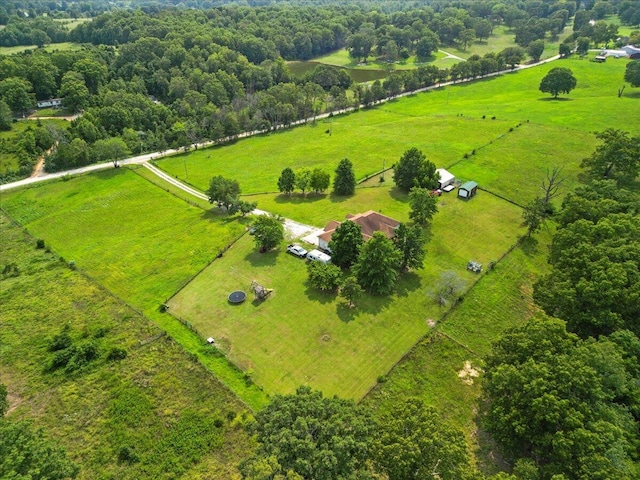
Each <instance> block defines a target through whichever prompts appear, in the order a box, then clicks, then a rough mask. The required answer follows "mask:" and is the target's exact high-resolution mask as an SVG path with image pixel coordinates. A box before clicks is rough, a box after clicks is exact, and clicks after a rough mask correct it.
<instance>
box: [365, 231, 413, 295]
mask: <svg viewBox="0 0 640 480" xmlns="http://www.w3.org/2000/svg"><path fill="white" fill-rule="evenodd" d="M401 262H402V254H401V253H400V252H399V251H398V249H397V248H396V247H395V245H394V244H393V241H391V240H389V239H388V238H387V237H386V236H385V235H384V233H382V232H374V233H373V236H372V237H371V239H370V240H369V241H368V242H366V243H365V244H364V245H362V247H361V248H360V255H359V256H358V261H357V263H356V264H355V266H354V267H353V271H354V273H355V276H356V278H357V279H358V283H359V284H360V285H361V286H362V288H364V289H365V290H366V291H368V292H370V293H372V294H373V295H389V294H390V293H392V292H393V290H394V289H395V286H396V282H397V281H398V268H399V267H400V263H401Z"/></svg>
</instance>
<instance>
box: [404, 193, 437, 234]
mask: <svg viewBox="0 0 640 480" xmlns="http://www.w3.org/2000/svg"><path fill="white" fill-rule="evenodd" d="M437 204H438V197H437V196H435V195H432V194H431V190H429V189H427V188H412V189H411V191H410V192H409V205H410V206H411V211H410V212H409V218H410V219H411V220H413V221H414V222H416V224H418V225H420V226H422V227H425V226H427V225H428V224H429V223H430V222H431V219H432V218H433V216H434V215H435V214H436V213H437V212H438V205H437Z"/></svg>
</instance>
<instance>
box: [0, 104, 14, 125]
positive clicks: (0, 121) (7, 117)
mask: <svg viewBox="0 0 640 480" xmlns="http://www.w3.org/2000/svg"><path fill="white" fill-rule="evenodd" d="M12 122H13V115H11V108H9V105H7V102H5V101H4V100H0V130H11V123H12Z"/></svg>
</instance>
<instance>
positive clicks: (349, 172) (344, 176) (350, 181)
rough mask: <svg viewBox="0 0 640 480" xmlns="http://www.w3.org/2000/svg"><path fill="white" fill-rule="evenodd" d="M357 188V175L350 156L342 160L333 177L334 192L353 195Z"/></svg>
mask: <svg viewBox="0 0 640 480" xmlns="http://www.w3.org/2000/svg"><path fill="white" fill-rule="evenodd" d="M355 189H356V176H355V174H354V173H353V164H352V163H351V160H349V159H348V158H343V159H342V160H340V163H339V164H338V167H337V168H336V175H335V177H333V192H334V193H335V194H336V195H353V192H355Z"/></svg>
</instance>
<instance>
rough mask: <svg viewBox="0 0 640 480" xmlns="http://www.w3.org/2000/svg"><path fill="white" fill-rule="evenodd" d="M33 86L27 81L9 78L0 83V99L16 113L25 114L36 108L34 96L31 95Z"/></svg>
mask: <svg viewBox="0 0 640 480" xmlns="http://www.w3.org/2000/svg"><path fill="white" fill-rule="evenodd" d="M32 90H33V86H32V85H31V83H29V81H28V80H25V79H24V78H19V77H9V78H6V79H4V80H2V81H1V82H0V99H1V100H4V101H5V102H6V104H7V105H9V108H11V110H12V111H14V112H16V113H25V112H26V111H27V110H29V109H31V108H33V107H35V106H36V99H35V95H34V94H33V93H31V91H32Z"/></svg>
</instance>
